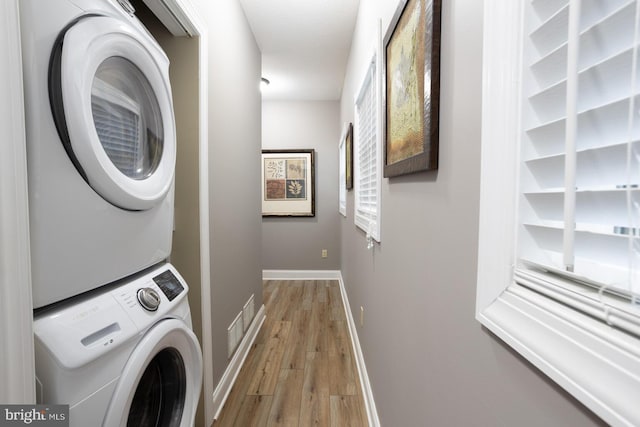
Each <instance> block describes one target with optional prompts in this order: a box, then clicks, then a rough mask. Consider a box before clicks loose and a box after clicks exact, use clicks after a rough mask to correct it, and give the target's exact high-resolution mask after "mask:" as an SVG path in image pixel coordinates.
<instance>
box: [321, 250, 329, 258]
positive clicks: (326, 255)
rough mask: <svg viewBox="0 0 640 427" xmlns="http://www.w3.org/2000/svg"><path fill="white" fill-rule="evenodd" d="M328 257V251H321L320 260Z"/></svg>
mask: <svg viewBox="0 0 640 427" xmlns="http://www.w3.org/2000/svg"><path fill="white" fill-rule="evenodd" d="M328 256H329V251H327V250H326V249H323V250H322V258H326V257H328Z"/></svg>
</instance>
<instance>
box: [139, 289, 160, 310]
mask: <svg viewBox="0 0 640 427" xmlns="http://www.w3.org/2000/svg"><path fill="white" fill-rule="evenodd" d="M138 302H139V303H140V305H141V306H142V308H144V309H145V310H147V311H156V310H157V309H158V306H159V305H160V295H158V293H157V292H156V291H155V290H153V289H151V288H141V289H138Z"/></svg>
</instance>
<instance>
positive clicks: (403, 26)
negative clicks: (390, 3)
mask: <svg viewBox="0 0 640 427" xmlns="http://www.w3.org/2000/svg"><path fill="white" fill-rule="evenodd" d="M441 8H442V0H402V1H401V2H400V5H399V6H398V9H397V10H396V13H395V15H394V17H393V19H392V20H391V24H390V25H389V29H388V30H387V34H386V35H385V37H384V44H383V46H384V61H383V64H384V72H383V76H384V79H383V85H384V89H383V93H384V95H385V96H384V112H385V118H384V120H383V123H384V133H383V134H384V141H385V142H384V148H385V149H384V152H385V161H384V176H385V177H394V176H398V175H405V174H410V173H414V172H419V171H424V170H432V169H437V168H438V138H439V135H438V133H439V132H438V121H439V109H440V13H441Z"/></svg>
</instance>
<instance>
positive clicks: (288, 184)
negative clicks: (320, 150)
mask: <svg viewBox="0 0 640 427" xmlns="http://www.w3.org/2000/svg"><path fill="white" fill-rule="evenodd" d="M314 157H315V151H314V150H313V149H305V150H262V173H261V181H262V216H263V217H313V216H315V159H314Z"/></svg>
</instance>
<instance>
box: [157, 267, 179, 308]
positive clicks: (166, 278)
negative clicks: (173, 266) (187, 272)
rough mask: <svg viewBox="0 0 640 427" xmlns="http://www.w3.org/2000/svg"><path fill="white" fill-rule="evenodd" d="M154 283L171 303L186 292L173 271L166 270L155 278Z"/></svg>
mask: <svg viewBox="0 0 640 427" xmlns="http://www.w3.org/2000/svg"><path fill="white" fill-rule="evenodd" d="M153 281H154V282H155V283H156V285H158V287H159V288H160V290H161V291H162V292H163V293H164V295H165V296H166V297H167V299H168V300H169V301H173V300H174V299H175V297H177V296H178V295H180V294H181V293H182V291H184V286H182V283H180V280H179V279H178V278H177V277H176V275H175V274H173V271H171V270H165V271H163V272H162V273H160V274H158V275H157V276H154V277H153Z"/></svg>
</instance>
